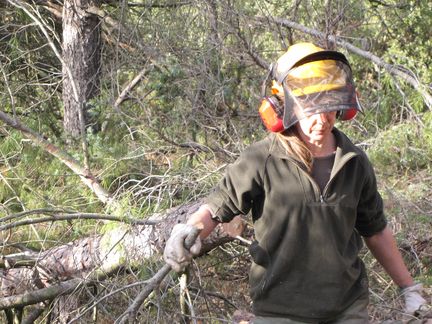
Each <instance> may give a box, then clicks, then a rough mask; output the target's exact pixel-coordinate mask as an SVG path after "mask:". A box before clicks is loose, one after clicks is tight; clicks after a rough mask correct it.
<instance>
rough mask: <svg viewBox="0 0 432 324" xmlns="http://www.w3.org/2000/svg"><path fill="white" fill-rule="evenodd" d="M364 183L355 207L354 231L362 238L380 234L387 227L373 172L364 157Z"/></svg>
mask: <svg viewBox="0 0 432 324" xmlns="http://www.w3.org/2000/svg"><path fill="white" fill-rule="evenodd" d="M364 166H365V169H366V170H365V175H366V177H365V181H364V185H363V188H362V190H361V196H360V200H359V204H358V206H357V220H356V225H355V227H356V229H357V231H358V232H359V233H360V235H362V236H366V237H369V236H372V235H374V234H376V233H379V232H381V231H382V230H383V229H384V228H385V227H386V225H387V220H386V218H385V216H384V208H383V200H382V198H381V195H380V193H379V192H378V188H377V182H376V177H375V172H374V170H373V168H372V165H371V163H370V162H369V160H368V159H367V157H366V156H365V163H364Z"/></svg>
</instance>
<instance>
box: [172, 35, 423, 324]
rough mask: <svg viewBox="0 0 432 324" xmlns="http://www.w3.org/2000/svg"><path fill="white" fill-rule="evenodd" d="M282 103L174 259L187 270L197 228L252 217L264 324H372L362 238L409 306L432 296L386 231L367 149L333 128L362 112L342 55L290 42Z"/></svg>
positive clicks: (180, 236) (276, 72) (254, 288)
mask: <svg viewBox="0 0 432 324" xmlns="http://www.w3.org/2000/svg"><path fill="white" fill-rule="evenodd" d="M270 75H271V77H272V79H273V86H272V94H273V95H272V96H270V97H265V98H264V100H263V103H262V106H261V108H260V114H261V117H262V119H263V122H264V124H265V125H266V127H267V128H268V129H269V130H270V131H271V133H270V134H269V136H268V137H266V138H265V139H264V140H262V141H260V142H258V143H255V144H253V145H251V146H250V147H249V148H247V149H246V150H245V151H244V152H243V153H242V154H241V155H240V157H239V159H238V160H237V161H236V162H235V163H233V164H232V165H230V166H228V167H227V170H226V173H225V176H224V177H223V179H222V180H221V181H220V183H219V185H218V186H217V188H216V189H215V191H214V192H213V193H211V194H210V195H209V197H207V200H206V204H205V205H203V206H201V208H200V209H199V210H198V211H197V212H196V213H195V214H193V215H192V216H191V217H190V219H189V220H188V222H187V224H179V225H176V226H175V227H174V229H173V232H172V235H171V237H170V239H169V240H168V242H167V245H166V249H165V253H164V256H165V260H166V262H167V263H168V264H170V265H171V266H172V267H173V269H174V270H176V271H181V270H182V269H183V268H184V267H185V266H186V265H187V264H188V262H189V261H190V259H191V257H192V254H194V253H197V251H199V247H200V242H199V240H197V242H196V243H195V245H194V246H193V247H192V248H191V250H190V252H189V251H187V250H185V249H184V244H183V243H184V239H185V237H186V236H187V234H188V233H189V232H190V230H191V228H192V227H193V226H194V227H198V228H199V229H201V234H200V237H201V238H205V237H207V236H208V235H209V234H210V233H211V231H212V230H213V229H214V228H215V226H216V225H217V224H218V223H219V222H228V221H230V220H231V219H232V218H233V217H234V216H235V215H238V214H247V213H248V212H251V214H252V219H253V222H254V231H255V238H256V240H255V241H254V243H253V244H252V246H251V249H250V251H251V255H252V259H253V263H252V266H251V270H250V276H249V280H250V292H251V297H252V300H253V312H254V314H255V315H256V318H255V320H254V323H347V322H349V323H367V322H368V313H367V305H368V281H367V276H366V273H365V268H364V265H363V262H362V261H361V259H360V258H359V256H358V254H359V251H360V249H361V247H362V239H361V237H363V238H364V241H365V242H366V245H367V246H368V248H369V249H370V250H371V252H372V253H373V255H374V256H375V258H376V259H377V260H378V261H379V262H380V263H381V264H382V266H383V267H384V269H385V270H386V271H387V273H388V274H389V275H390V276H391V278H392V279H393V281H394V282H395V284H396V285H397V286H399V287H400V288H401V289H403V291H404V296H405V302H406V308H407V311H409V312H411V313H413V312H414V311H416V310H417V309H418V308H419V307H420V306H421V305H423V304H424V303H425V300H424V299H423V298H422V297H421V295H420V289H421V285H419V284H417V285H416V284H415V283H414V282H413V279H412V277H411V275H410V273H409V272H408V270H407V268H406V266H405V264H404V262H403V260H402V257H401V255H400V253H399V251H398V249H397V246H396V244H395V240H394V238H393V235H392V232H391V230H390V229H389V227H388V226H387V222H386V219H385V217H384V213H383V204H382V199H381V196H380V194H379V193H378V191H377V186H376V180H375V174H374V171H373V169H372V166H371V164H370V162H369V160H368V158H367V157H366V155H365V153H364V152H362V151H361V150H360V149H359V148H357V147H356V146H355V145H353V144H352V142H351V141H350V140H349V139H348V138H347V137H346V136H345V135H344V134H343V133H342V132H340V131H339V130H337V129H336V128H335V127H334V125H335V122H336V119H337V118H338V117H339V118H341V119H344V120H346V119H350V118H352V116H353V115H355V112H356V111H358V110H360V107H359V105H358V101H357V96H356V92H355V87H354V83H353V81H352V76H351V69H350V67H349V64H348V62H347V60H346V58H345V57H344V56H343V55H342V54H341V53H339V52H333V51H325V50H323V49H321V48H319V47H317V46H315V45H313V44H310V43H299V44H295V45H293V46H291V47H290V48H289V49H288V51H287V52H286V53H285V54H284V55H282V56H281V57H280V58H279V59H278V61H277V62H276V64H275V65H273V66H272V68H271V72H270Z"/></svg>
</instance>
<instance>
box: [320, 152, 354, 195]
mask: <svg viewBox="0 0 432 324" xmlns="http://www.w3.org/2000/svg"><path fill="white" fill-rule="evenodd" d="M355 156H357V154H356V153H352V152H350V153H348V154H347V155H345V156H344V157H343V158H342V159H341V161H339V163H338V165H337V166H336V169H335V172H334V173H333V174H332V175H330V179H329V181H327V184H326V185H325V187H324V189H323V192H322V193H321V195H320V202H321V203H323V202H325V198H326V197H327V191H328V188H329V186H330V184H331V183H332V181H333V179H334V178H336V175H337V174H338V173H339V171H340V170H342V168H343V167H344V166H345V164H347V163H348V161H350V160H351V159H352V158H354V157H355Z"/></svg>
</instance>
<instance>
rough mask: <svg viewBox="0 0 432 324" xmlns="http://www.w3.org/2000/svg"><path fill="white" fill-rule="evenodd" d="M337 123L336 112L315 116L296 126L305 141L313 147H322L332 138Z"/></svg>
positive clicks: (303, 119) (301, 120) (303, 120)
mask: <svg viewBox="0 0 432 324" xmlns="http://www.w3.org/2000/svg"><path fill="white" fill-rule="evenodd" d="M335 122H336V111H332V112H325V113H321V114H314V115H310V116H308V117H304V118H302V119H300V121H299V122H298V123H297V124H296V127H297V130H298V132H299V134H300V137H301V138H302V140H303V141H305V142H306V143H309V144H313V145H321V144H323V143H324V142H325V141H326V140H328V139H329V138H331V136H332V133H331V131H332V129H333V126H334V124H335Z"/></svg>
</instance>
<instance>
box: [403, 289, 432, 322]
mask: <svg viewBox="0 0 432 324" xmlns="http://www.w3.org/2000/svg"><path fill="white" fill-rule="evenodd" d="M422 290H423V286H422V284H414V285H412V286H409V287H406V288H403V289H402V290H401V295H402V297H403V298H404V300H405V313H407V314H410V315H414V314H415V313H416V312H417V311H419V310H420V309H421V308H422V306H424V305H426V300H425V299H424V298H423V297H422V295H421V292H422Z"/></svg>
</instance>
